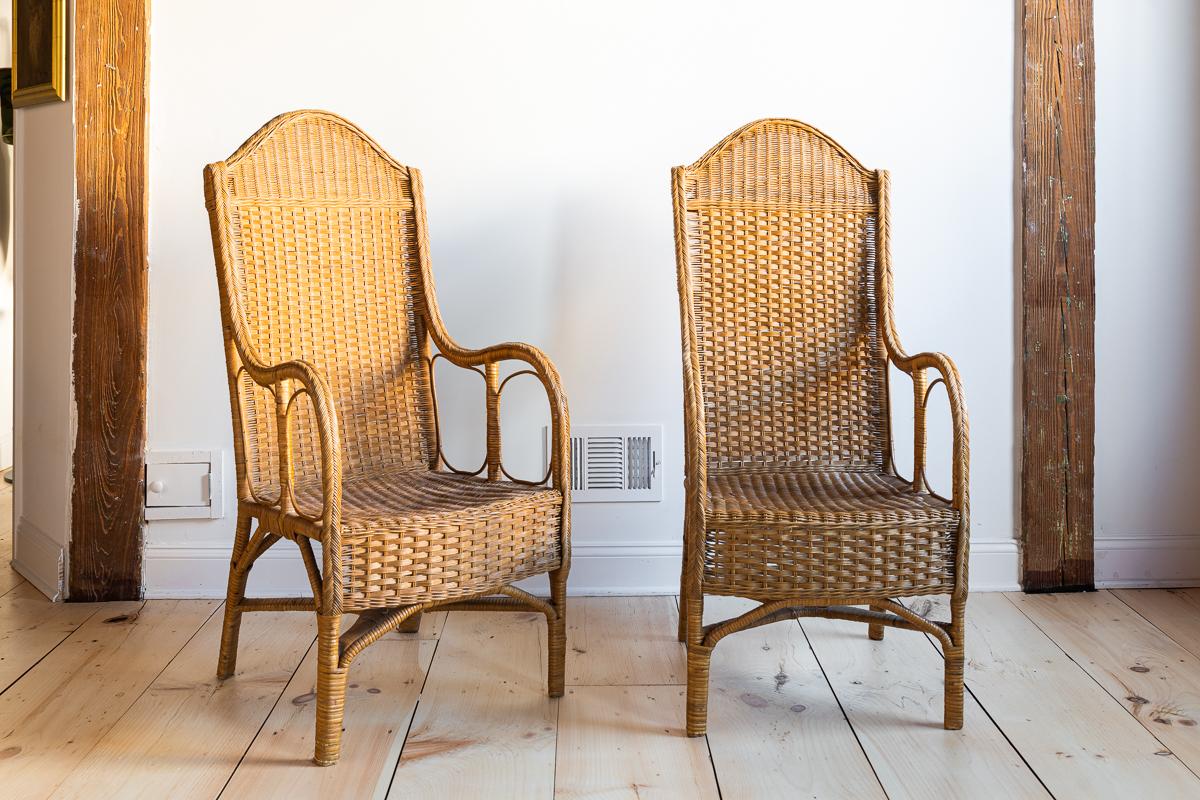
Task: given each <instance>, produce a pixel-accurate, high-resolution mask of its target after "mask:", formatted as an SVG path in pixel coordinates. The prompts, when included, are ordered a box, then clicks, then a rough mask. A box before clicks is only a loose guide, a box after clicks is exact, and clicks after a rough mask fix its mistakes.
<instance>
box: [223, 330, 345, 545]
mask: <svg viewBox="0 0 1200 800" xmlns="http://www.w3.org/2000/svg"><path fill="white" fill-rule="evenodd" d="M248 355H249V354H247V353H241V352H239V356H241V360H242V368H243V369H245V371H246V374H247V375H249V376H250V378H251V380H253V381H254V382H255V383H257V384H258V385H259V386H263V387H266V388H268V389H270V390H271V391H272V393H273V394H274V396H275V414H276V422H277V424H278V426H279V427H278V430H280V431H281V432H282V431H283V430H284V424H285V423H286V421H287V418H288V415H289V414H290V413H291V409H292V404H293V403H294V402H295V400H296V398H297V397H299V396H300V395H301V394H307V395H308V396H309V398H310V399H311V400H312V404H313V410H314V412H315V417H316V423H317V435H318V438H319V439H320V445H321V497H322V499H321V519H320V523H321V544H322V547H323V548H325V552H326V554H333V553H337V552H339V550H340V547H341V541H340V540H341V534H340V525H339V523H340V521H341V505H342V451H341V444H340V440H339V431H338V420H337V409H336V408H335V406H334V402H333V391H332V390H331V389H330V388H329V382H328V381H326V380H325V376H324V375H322V374H321V372H320V371H319V370H318V369H317V368H316V367H315V366H313V365H312V364H310V363H309V362H307V361H303V360H299V359H297V360H294V361H285V362H283V363H280V364H273V365H265V364H260V363H258V362H257V361H256V360H254V359H253V358H247V356H248ZM288 381H294V382H296V383H298V384H299V385H300V387H301V388H300V389H298V390H296V391H292V390H291V387H289V386H288V385H287V382H288ZM280 438H281V452H280V454H279V472H280V474H279V485H280V497H279V502H280V506H281V510H282V511H284V512H286V513H295V514H297V515H299V513H298V512H297V511H296V509H295V504H294V498H293V495H292V486H293V476H294V470H293V465H292V452H291V437H290V436H287V437H284V436H282V434H281V437H280ZM329 566H330V565H328V564H327V565H326V567H327V568H329Z"/></svg>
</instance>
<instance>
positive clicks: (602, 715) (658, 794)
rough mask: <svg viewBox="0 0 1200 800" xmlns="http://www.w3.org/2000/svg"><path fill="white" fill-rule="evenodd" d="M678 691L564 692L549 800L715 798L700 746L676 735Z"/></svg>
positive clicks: (679, 711)
mask: <svg viewBox="0 0 1200 800" xmlns="http://www.w3.org/2000/svg"><path fill="white" fill-rule="evenodd" d="M675 646H676V648H678V647H679V645H678V643H676V645H675ZM684 693H685V690H684V688H683V687H682V686H573V687H569V688H568V689H567V695H566V697H564V698H563V700H562V709H561V716H560V718H559V732H558V757H557V763H556V765H555V770H554V796H555V797H556V798H562V800H567V798H572V799H574V798H584V797H586V798H595V799H596V800H618V798H620V799H621V800H624V798H628V799H629V800H717V799H718V797H720V795H719V794H718V792H717V782H716V778H715V777H714V775H713V765H712V761H711V760H710V759H709V755H708V746H707V744H706V743H705V741H704V739H703V738H696V739H690V738H688V737H687V736H686V735H685V733H684V725H683V720H684V711H683V707H684ZM492 796H494V797H517V796H521V797H533V796H535V795H532V794H522V795H516V794H512V795H510V794H505V793H498V794H495V795H492ZM727 796H729V797H739V796H740V797H745V796H746V795H736V794H731V795H727Z"/></svg>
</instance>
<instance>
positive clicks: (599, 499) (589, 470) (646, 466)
mask: <svg viewBox="0 0 1200 800" xmlns="http://www.w3.org/2000/svg"><path fill="white" fill-rule="evenodd" d="M543 440H544V441H545V442H546V443H547V447H546V449H545V454H544V455H545V459H546V462H547V463H548V462H549V458H550V455H549V453H550V450H549V446H548V443H549V441H550V432H549V429H543ZM661 467H662V426H661V425H577V426H575V427H574V428H572V429H571V499H572V500H573V501H575V502H576V503H629V502H639V501H654V500H662V474H661V473H662V469H661Z"/></svg>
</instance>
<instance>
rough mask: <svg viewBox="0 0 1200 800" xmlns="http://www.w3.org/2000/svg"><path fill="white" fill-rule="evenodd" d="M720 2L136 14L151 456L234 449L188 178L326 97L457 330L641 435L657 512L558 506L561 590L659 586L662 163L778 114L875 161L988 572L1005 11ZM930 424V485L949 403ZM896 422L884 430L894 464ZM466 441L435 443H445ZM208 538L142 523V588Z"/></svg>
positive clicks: (1000, 459)
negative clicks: (400, 202)
mask: <svg viewBox="0 0 1200 800" xmlns="http://www.w3.org/2000/svg"><path fill="white" fill-rule="evenodd" d="M734 8H735V7H734V6H732V5H730V4H728V3H723V2H682V0H678V1H677V2H669V3H643V2H632V0H616V1H615V2H609V3H604V4H588V5H583V4H573V3H552V2H532V1H531V0H514V1H513V2H507V3H487V2H461V1H456V2H441V3H425V4H399V3H393V2H382V1H380V0H371V1H368V0H360V2H356V3H352V4H341V5H336V6H335V5H332V4H330V3H328V2H317V1H316V0H288V1H287V2H285V1H284V0H258V1H257V2H254V3H246V2H240V1H237V2H235V0H209V2H206V3H169V4H168V3H159V4H156V6H155V9H154V14H153V25H152V35H151V47H152V51H151V78H150V91H151V99H150V114H151V118H150V146H151V154H150V174H151V187H150V200H151V213H150V219H151V233H150V264H151V268H150V331H149V343H150V354H149V386H150V388H149V409H148V424H149V440H150V446H151V447H152V448H155V449H181V448H183V449H213V448H222V449H224V450H225V451H226V454H227V457H228V454H229V452H230V448H231V438H230V437H231V434H230V424H229V416H228V395H227V390H226V387H225V375H224V364H223V360H222V349H221V337H220V329H219V321H218V307H217V297H216V287H215V281H214V274H213V265H212V257H211V251H210V245H209V240H208V237H209V234H208V227H207V222H206V217H205V213H204V207H203V195H202V190H201V168H202V167H203V165H204V164H205V163H207V162H209V161H213V160H216V159H219V158H223V157H225V156H226V155H228V154H229V153H230V152H232V151H233V149H234V148H236V147H237V146H238V145H239V144H240V143H241V142H242V140H243V139H245V138H246V137H247V136H249V135H250V134H251V133H252V132H253V131H254V130H255V129H257V127H258V126H259V125H260V124H262V123H263V122H265V121H266V120H267V119H268V118H270V117H271V116H273V115H275V114H277V113H279V112H281V111H285V110H289V109H294V108H304V107H319V108H327V109H330V110H333V111H336V112H338V113H341V114H343V115H345V116H347V117H349V118H350V119H352V120H354V121H356V122H358V123H359V124H360V125H362V126H363V127H364V128H365V129H366V130H368V131H369V132H371V133H372V134H373V135H374V136H375V137H376V138H378V139H379V141H380V142H381V143H382V144H383V145H384V147H386V148H387V149H388V150H389V151H391V152H392V153H393V154H394V155H395V156H396V157H397V158H399V159H400V160H401V161H404V162H407V163H412V164H414V165H416V166H419V167H421V168H422V169H423V171H424V175H425V183H426V189H427V193H428V206H429V214H430V228H431V236H432V240H433V256H434V268H435V274H436V277H437V281H438V290H439V293H440V299H441V303H442V309H443V313H444V316H445V318H446V321H447V324H448V325H449V328H450V331H451V332H452V334H453V335H455V336H456V337H457V338H458V339H459V340H460V341H462V342H463V343H464V344H467V345H470V346H480V345H485V344H489V343H492V342H496V341H502V340H506V339H524V340H528V341H531V342H533V343H535V344H537V345H539V346H541V347H542V348H544V349H545V350H546V351H547V352H548V353H549V354H550V356H551V357H552V358H553V359H554V360H555V362H556V363H557V364H558V366H559V369H560V370H561V372H562V375H563V379H564V381H565V384H566V387H567V391H568V394H569V398H570V404H571V413H572V417H573V419H574V420H575V421H576V422H577V423H606V422H630V423H656V422H659V423H663V424H664V425H665V426H666V427H665V430H666V449H667V453H666V462H665V465H664V467H665V469H666V474H667V479H666V482H665V487H666V491H665V496H664V500H663V502H662V503H658V504H626V505H612V506H601V505H577V506H576V509H575V542H576V550H575V553H576V561H575V566H574V569H573V573H572V586H573V588H574V589H575V590H577V591H594V590H605V589H607V590H617V591H622V590H623V591H635V590H647V591H673V590H674V586H675V583H676V581H677V577H678V566H677V565H678V553H679V543H680V535H681V534H680V531H681V518H682V498H683V491H682V470H681V462H682V419H681V417H682V401H681V396H682V395H681V388H680V384H681V378H680V352H679V321H678V310H677V309H678V301H677V298H676V294H675V277H674V269H675V267H674V257H673V245H672V223H671V200H670V192H669V178H668V170H669V168H670V167H671V166H673V165H675V164H680V163H685V162H690V161H692V160H694V159H695V158H697V157H698V156H699V155H700V154H701V153H703V152H704V151H705V150H706V149H707V148H708V147H709V146H710V145H712V144H713V143H715V142H716V141H717V140H718V139H720V138H721V137H722V136H724V135H725V134H726V133H728V132H729V131H731V130H732V129H734V128H736V127H738V126H739V125H741V124H743V123H745V122H747V121H750V120H752V119H755V118H759V117H764V116H789V117H796V118H799V119H802V120H805V121H807V122H810V123H812V124H815V125H817V126H818V127H820V128H822V129H824V130H826V131H828V132H829V133H830V134H831V135H833V136H834V137H835V138H837V139H838V140H839V141H840V142H841V143H842V144H844V145H845V146H846V147H848V148H849V149H850V151H851V152H853V153H855V154H856V155H857V156H858V157H859V158H860V159H861V160H862V161H863V162H864V163H866V164H867V165H869V166H882V167H887V168H889V169H891V170H892V174H893V186H894V208H893V210H894V219H895V224H894V226H893V228H894V231H895V233H894V244H893V246H894V253H895V259H894V260H895V264H896V270H897V275H896V286H897V298H896V302H897V312H898V318H899V321H900V328H901V333H902V336H903V339H904V341H905V344H906V347H907V348H908V349H909V350H910V351H911V352H918V351H921V350H926V349H938V350H944V351H946V352H948V353H950V354H952V355H953V356H954V358H955V359H956V360H957V361H958V363H959V365H960V367H961V370H962V373H963V378H964V381H965V385H966V392H967V398H968V403H969V406H970V408H971V415H972V450H973V453H974V459H973V475H972V479H973V501H972V505H973V521H974V536H973V559H974V562H975V563H974V566H973V568H972V581H973V583H975V585H976V586H980V587H992V588H995V587H1003V588H1011V587H1013V586H1014V585H1015V583H1016V548H1015V545H1014V543H1013V539H1012V536H1013V492H1012V485H1013V480H1012V478H1013V392H1014V389H1013V309H1012V296H1013V294H1012V286H1013V272H1014V270H1013V245H1012V239H1013V227H1012V223H1013V209H1012V164H1013V133H1012V130H1013V126H1012V119H1013V117H1012V114H1013V111H1012V109H1013V28H1014V20H1013V8H1012V5H1011V3H962V2H957V1H956V0H921V1H920V2H908V3H893V2H885V1H884V0H855V1H854V2H842V3H815V2H812V3H795V2H757V3H743V4H739V5H737V6H736V9H737V11H736V13H735V12H734V10H733V9H734ZM233 19H236V20H237V21H236V24H230V20H233ZM742 20H744V21H745V25H746V28H745V29H744V30H743V29H741V27H740V26H741V25H742V24H743V23H742V22H740V21H742ZM464 385H469V384H464ZM449 387H450V383H449V380H447V381H446V382H445V383H443V384H442V389H443V392H445V391H448V390H449ZM522 391H523V394H522V395H521V397H523V398H525V399H526V400H528V402H529V405H528V408H527V409H523V406H522V402H523V401H522V400H521V399H520V398H519V397H517V396H516V395H515V394H514V395H513V396H512V397H509V398H508V399H507V401H506V413H517V414H518V416H519V417H520V419H519V421H520V422H521V423H522V425H521V427H523V428H524V431H525V436H526V437H527V442H528V444H529V446H528V447H524V448H522V447H521V445H520V444H519V443H518V441H517V440H516V438H515V435H516V431H513V432H512V433H513V435H512V436H510V437H509V438H508V440H507V441H506V448H507V454H508V455H509V456H510V457H512V458H513V459H514V461H515V463H517V465H518V466H524V467H526V468H529V465H535V464H537V463H538V461H539V450H538V448H539V447H540V444H539V440H540V437H539V435H538V431H537V426H538V425H539V424H540V422H539V421H538V420H539V419H540V415H541V414H542V411H541V408H542V406H539V405H537V403H536V402H535V394H534V393H533V392H532V391H525V390H522ZM898 394H899V395H900V396H901V397H907V396H909V393H908V392H907V389H906V387H902V390H901V391H900V392H899V393H898ZM443 396H444V395H443ZM506 397H508V396H507V395H506ZM939 402H940V401H939ZM901 408H902V409H903V406H902V407H901ZM942 409H943V410H944V405H943V406H942ZM907 413H908V415H909V419H911V405H910V406H909V409H908V412H907ZM904 414H905V412H904V411H903V410H901V412H900V416H901V417H903V416H904ZM934 427H935V429H936V430H935V431H934V442H933V448H934V454H935V462H934V476H935V481H936V482H937V483H938V485H940V486H941V487H943V488H945V487H947V486H948V453H949V439H948V427H949V423H948V420H945V421H943V422H942V423H941V424H940V425H939V424H937V423H936V422H935V424H934ZM476 429H477V430H478V429H479V426H476ZM908 430H909V428H908V427H907V423H905V424H904V425H902V426H901V427H900V428H899V430H898V433H897V440H898V445H899V446H900V448H901V450H902V451H903V450H905V448H906V446H907V450H908V452H909V453H910V455H909V456H908V463H911V446H910V445H906V443H908V442H909V441H910V439H911V436H910V434H909V433H908V432H907V431H908ZM470 449H471V448H469V447H467V445H466V444H465V442H464V441H462V440H461V439H460V440H459V441H455V442H452V443H451V450H452V453H453V454H455V455H458V454H462V455H463V460H464V461H465V460H467V458H466V454H467V452H468V450H470ZM472 452H474V453H481V452H482V442H481V441H480V442H479V445H478V446H476V447H474V449H473V451H472ZM901 460H902V462H903V459H901ZM902 468H905V467H903V465H902ZM529 471H532V470H531V469H530V470H529ZM232 473H233V468H232V463H231V462H230V463H228V464H227V474H230V475H231V474H232ZM231 490H232V487H231V486H230V487H227V500H228V505H229V506H230V507H231V506H232V505H233V494H232V491H231ZM231 540H232V520H231V519H229V518H226V519H224V520H220V521H214V522H208V521H189V522H155V523H152V524H151V525H150V526H149V532H148V548H147V557H146V570H147V574H146V585H147V591H148V593H150V594H152V595H168V594H174V595H195V594H216V595H219V594H221V593H222V592H223V591H224V582H225V577H224V576H225V570H226V568H227V564H228V556H227V553H228V548H229V546H230V542H231ZM261 572H262V573H263V575H259V580H261V579H262V578H263V577H264V575H265V576H266V577H267V578H268V579H269V580H268V581H266V582H267V583H270V584H271V586H269V587H266V588H268V589H275V590H285V586H284V584H290V587H291V588H292V589H293V590H297V591H301V590H304V589H305V587H306V584H305V582H304V578H303V572H302V570H301V569H300V567H299V566H298V562H293V561H286V562H285V561H271V562H268V563H267V564H265V565H264V569H263V570H261Z"/></svg>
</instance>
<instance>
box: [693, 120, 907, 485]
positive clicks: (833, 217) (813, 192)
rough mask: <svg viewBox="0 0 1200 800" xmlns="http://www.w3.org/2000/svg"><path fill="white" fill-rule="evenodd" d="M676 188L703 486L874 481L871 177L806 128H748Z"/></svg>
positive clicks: (782, 123)
mask: <svg viewBox="0 0 1200 800" xmlns="http://www.w3.org/2000/svg"><path fill="white" fill-rule="evenodd" d="M676 181H677V190H676V199H675V202H676V204H677V208H676V219H677V224H678V225H680V227H681V231H679V232H678V233H677V236H682V239H683V241H682V242H681V243H680V245H681V246H684V247H686V274H685V275H682V276H681V279H682V280H684V281H685V296H690V298H691V305H692V315H693V319H694V324H693V325H692V329H693V334H694V338H693V341H692V342H690V343H688V342H685V346H687V345H688V344H690V345H691V347H692V348H694V351H693V352H694V356H695V358H696V360H697V363H698V366H699V371H698V374H695V373H693V379H694V380H696V381H698V383H699V391H700V402H699V409H700V411H701V414H702V417H703V431H704V436H705V449H706V458H707V467H708V471H709V475H710V477H711V476H712V475H713V474H714V473H719V472H721V471H731V470H733V471H745V470H751V471H752V470H755V469H759V468H762V469H769V470H778V469H781V468H783V469H789V470H797V471H808V470H829V469H832V470H842V471H878V470H881V469H882V468H883V464H884V458H885V453H886V452H887V437H888V431H887V415H886V412H885V409H886V402H885V400H886V396H885V392H886V387H885V378H886V373H885V367H886V360H885V355H884V351H883V348H882V344H881V342H880V331H879V315H878V306H877V302H878V297H877V295H878V287H877V282H876V277H877V275H876V267H877V260H876V234H877V225H878V222H879V213H880V207H879V199H878V193H877V190H876V183H877V181H876V176H875V173H874V172H872V171H869V170H866V169H865V168H863V167H862V165H861V164H859V163H858V162H857V161H856V160H855V159H854V158H853V157H852V156H850V155H849V154H848V153H846V151H844V150H843V149H842V148H841V147H840V146H839V145H837V144H836V143H835V142H833V141H832V140H831V139H829V138H828V137H826V136H825V135H824V134H822V133H820V132H819V131H816V130H815V129H813V128H810V127H808V126H806V125H804V124H802V123H799V122H794V121H791V120H761V121H759V122H755V123H752V124H750V125H748V126H746V127H745V128H742V129H741V130H739V131H736V132H735V133H733V134H731V135H730V136H729V137H728V138H727V139H726V140H725V141H723V142H721V143H720V144H718V145H717V146H716V147H715V148H713V149H712V150H711V151H709V152H708V153H707V154H705V155H704V156H703V157H702V158H701V159H700V160H699V161H697V162H696V163H695V164H693V165H692V166H690V167H686V168H682V169H681V170H679V171H677V174H676ZM680 183H681V184H682V185H679V184H680ZM680 206H682V207H681V208H680ZM681 212H682V213H681ZM689 357H690V355H689ZM694 389H695V387H685V391H688V390H694ZM695 424H696V425H697V426H698V425H699V422H698V421H697V422H696V423H695Z"/></svg>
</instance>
